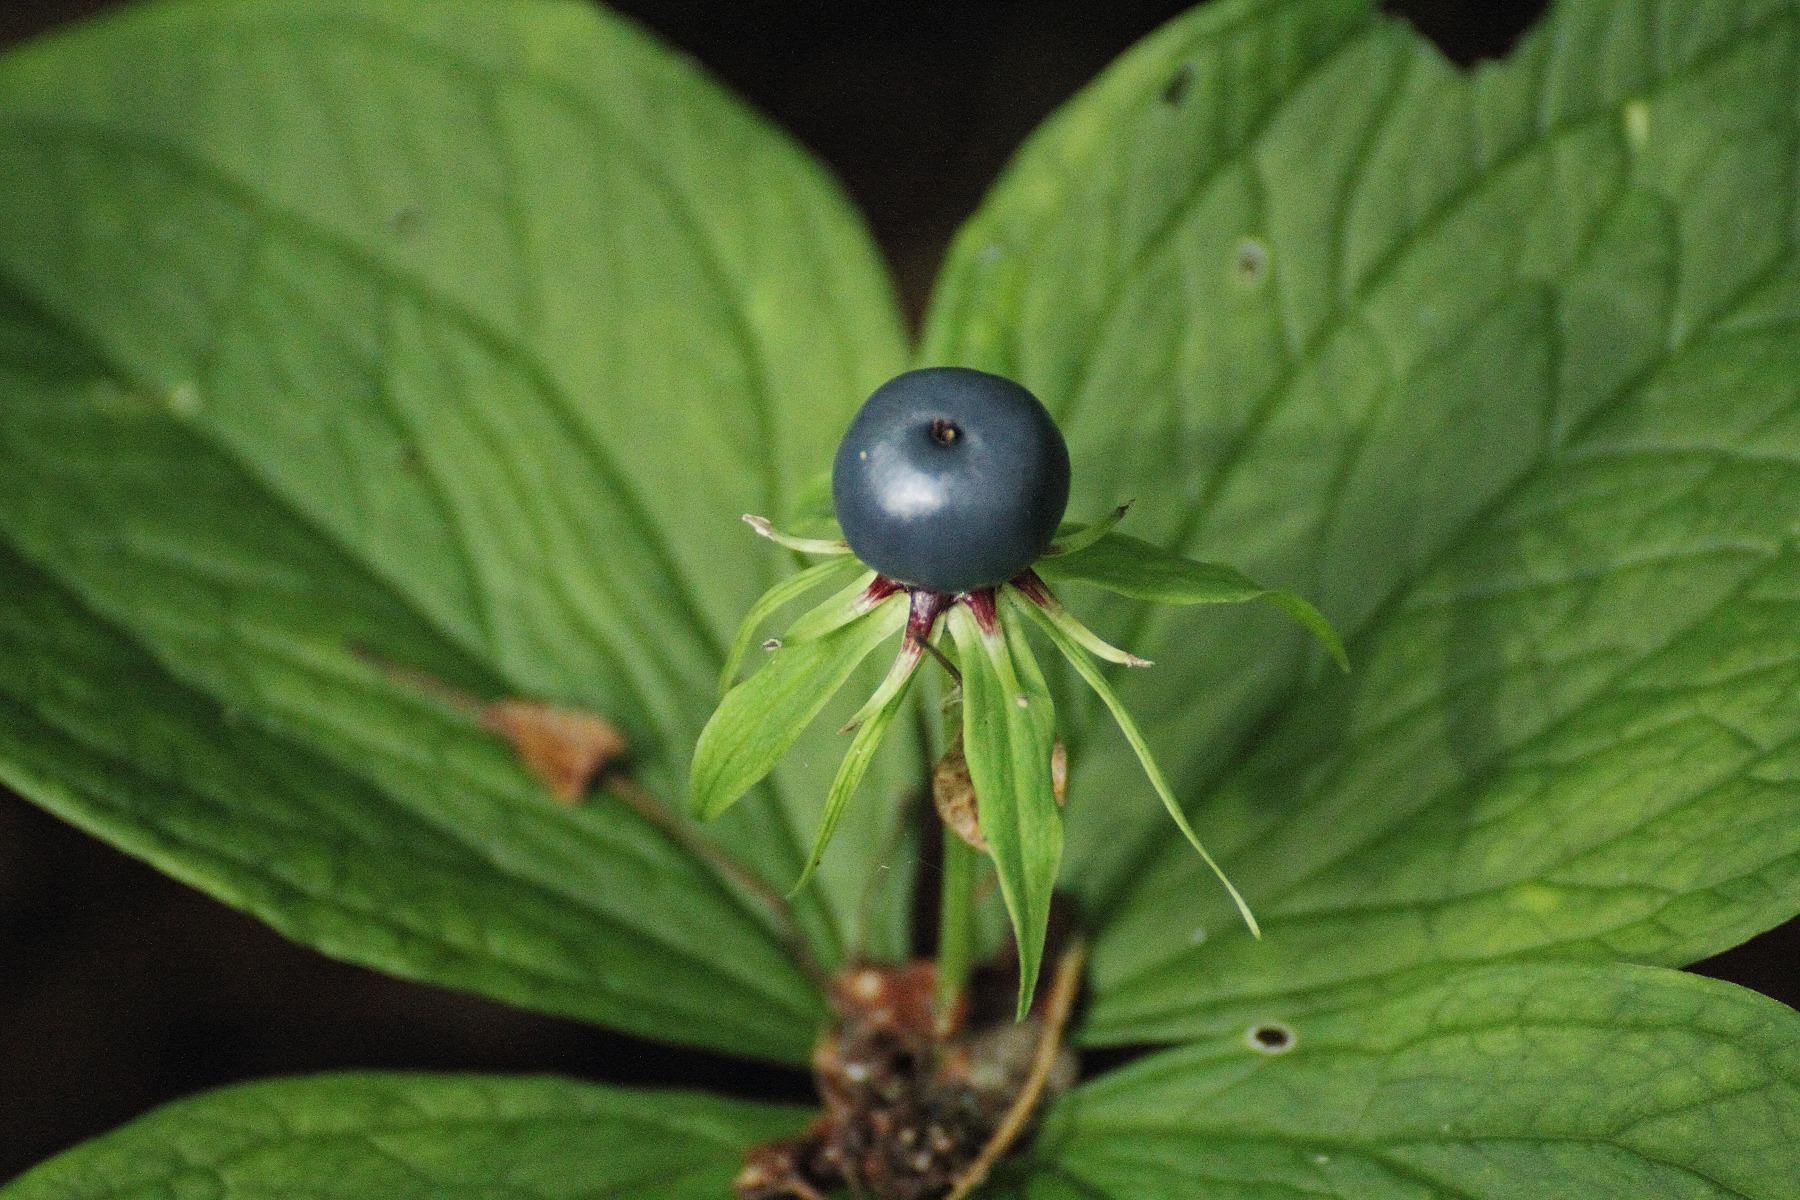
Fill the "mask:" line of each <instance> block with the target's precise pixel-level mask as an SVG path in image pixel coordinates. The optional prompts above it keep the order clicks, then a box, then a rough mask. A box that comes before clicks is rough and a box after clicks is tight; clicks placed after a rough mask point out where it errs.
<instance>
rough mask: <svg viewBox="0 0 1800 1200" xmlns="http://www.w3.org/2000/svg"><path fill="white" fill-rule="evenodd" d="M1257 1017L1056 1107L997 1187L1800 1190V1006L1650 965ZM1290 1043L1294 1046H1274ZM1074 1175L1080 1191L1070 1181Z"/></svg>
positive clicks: (1413, 1195)
mask: <svg viewBox="0 0 1800 1200" xmlns="http://www.w3.org/2000/svg"><path fill="white" fill-rule="evenodd" d="M1287 1016H1288V1014H1287V1013H1286V1012H1285V1011H1284V1009H1283V1007H1282V1006H1281V1004H1279V1003H1275V1004H1272V1005H1271V1006H1270V1007H1268V1008H1267V1009H1265V1010H1264V1011H1263V1012H1262V1013H1261V1014H1260V1015H1259V1017H1258V1018H1257V1022H1258V1024H1257V1025H1254V1026H1252V1025H1246V1026H1243V1027H1240V1028H1236V1029H1231V1030H1221V1031H1219V1032H1217V1033H1214V1034H1210V1035H1208V1036H1207V1037H1206V1038H1204V1039H1202V1040H1201V1041H1199V1042H1197V1043H1196V1044H1194V1045H1192V1046H1189V1047H1185V1048H1183V1049H1180V1050H1173V1051H1167V1052H1164V1053H1161V1054H1156V1055H1152V1056H1151V1057H1149V1058H1146V1059H1144V1060H1142V1061H1140V1062H1137V1063H1134V1064H1132V1065H1131V1066H1129V1067H1127V1068H1125V1069H1123V1070H1120V1071H1117V1072H1114V1073H1111V1074H1108V1075H1106V1076H1104V1077H1102V1078H1100V1079H1097V1080H1095V1081H1094V1082H1092V1083H1089V1084H1087V1085H1085V1086H1083V1087H1082V1088H1080V1089H1078V1090H1077V1091H1075V1092H1074V1093H1072V1094H1071V1095H1069V1096H1067V1097H1065V1098H1064V1099H1063V1100H1062V1101H1061V1102H1059V1104H1058V1106H1057V1108H1056V1109H1055V1111H1054V1112H1053V1113H1052V1114H1051V1116H1050V1118H1049V1120H1048V1121H1047V1123H1046V1126H1045V1128H1044V1130H1043V1132H1042V1134H1041V1135H1040V1136H1039V1138H1038V1141H1037V1150H1036V1156H1037V1159H1038V1161H1037V1162H1036V1163H1034V1164H1033V1165H1032V1167H1031V1168H1030V1169H1029V1174H1028V1175H1027V1176H1026V1178H1025V1179H1024V1180H1022V1181H1018V1182H1016V1183H1015V1186H1014V1187H1013V1188H1012V1189H1008V1188H1004V1187H1003V1188H999V1189H996V1190H997V1191H998V1192H1000V1193H1001V1194H1005V1193H1006V1192H1008V1191H1011V1192H1012V1193H1013V1194H1017V1195H1024V1196H1031V1197H1038V1198H1041V1197H1052V1196H1056V1197H1060V1196H1065V1195H1075V1196H1080V1197H1084V1198H1085V1200H1165V1198H1167V1200H1187V1198H1190V1197H1193V1196H1216V1197H1221V1198H1224V1197H1230V1198H1232V1200H1300V1198H1302V1197H1312V1198H1316V1200H1326V1198H1338V1200H1439V1198H1442V1200H1575V1198H1577V1197H1579V1198H1580V1200H1601V1198H1603V1197H1604V1198H1612V1197H1616V1198H1617V1200H1646V1198H1649V1197H1656V1198H1657V1200H1788V1198H1789V1197H1791V1196H1792V1195H1793V1190H1794V1181H1795V1180H1796V1179H1800V1016H1796V1014H1795V1013H1794V1012H1793V1011H1792V1010H1790V1009H1787V1008H1784V1007H1782V1006H1781V1005H1779V1004H1776V1003H1774V1002H1773V1001H1770V1000H1767V999H1765V998H1763V997H1761V996H1758V995H1756V994H1755V993H1753V992H1749V991H1746V990H1744V989H1742V988H1737V987H1733V986H1731V985H1729V984H1722V983H1717V982H1714V981H1712V980H1708V979H1699V978H1696V977H1693V976H1689V975H1682V974H1678V973H1676V972H1672V971H1665V970H1660V969H1655V968H1642V967H1620V966H1586V965H1554V966H1552V965H1532V966H1505V967H1486V968H1478V969H1475V970H1471V971H1464V972H1456V973H1452V974H1450V975H1448V976H1447V977H1444V978H1441V979H1437V980H1433V981H1428V982H1422V983H1419V984H1417V985H1414V986H1411V987H1407V988H1403V989H1397V990H1395V991H1394V992H1393V993H1392V994H1390V995H1387V996H1384V997H1383V998H1382V999H1380V1000H1379V1001H1378V1002H1375V1003H1373V1004H1369V1005H1367V1006H1353V1007H1348V1008H1340V1009H1338V1010H1335V1011H1332V1012H1329V1013H1324V1012H1320V1013H1314V1014H1311V1015H1308V1016H1307V1017H1305V1018H1296V1019H1293V1020H1287V1021H1285V1023H1283V1022H1284V1019H1285V1018H1286V1017H1287ZM1253 1028H1262V1029H1277V1030H1279V1031H1280V1032H1279V1033H1273V1034H1266V1035H1265V1036H1272V1037H1280V1036H1282V1034H1286V1035H1288V1036H1291V1038H1292V1041H1291V1043H1289V1044H1288V1048H1287V1049H1286V1050H1285V1051H1283V1052H1279V1053H1271V1052H1269V1050H1268V1048H1266V1047H1260V1046H1259V1044H1258V1043H1257V1042H1256V1041H1255V1038H1254V1035H1253V1033H1252V1029H1253ZM1071 1189H1072V1190H1071Z"/></svg>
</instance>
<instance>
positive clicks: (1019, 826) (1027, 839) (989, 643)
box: [947, 604, 1063, 1016]
mask: <svg viewBox="0 0 1800 1200" xmlns="http://www.w3.org/2000/svg"><path fill="white" fill-rule="evenodd" d="M947 621H948V624H949V628H950V635H951V637H952V638H953V639H954V640H955V643H956V656H957V660H958V661H959V662H960V664H961V666H962V688H963V703H962V718H963V754H964V756H965V757H967V759H968V761H969V778H970V780H971V782H973V783H974V785H975V812H976V819H977V820H978V821H979V822H980V824H981V833H982V836H983V837H984V838H986V839H987V844H988V853H989V854H990V855H992V857H993V860H994V873H995V874H996V875H997V876H998V877H999V881H1000V895H1001V898H1002V899H1003V900H1004V901H1005V902H1006V913H1007V916H1008V917H1009V918H1010V919H1011V921H1012V929H1013V937H1014V939H1015V940H1016V941H1017V942H1018V946H1019V1015H1020V1016H1023V1015H1024V1013H1025V1010H1026V1009H1027V1008H1028V1007H1029V1005H1030V1004H1031V998H1032V995H1033V994H1034V992H1035V991H1036V988H1037V977H1038V970H1039V968H1040V967H1041V966H1042V965H1043V955H1044V938H1045V935H1046V932H1047V930H1048V929H1049V923H1050V894H1051V891H1052V889H1053V888H1054V887H1055V884H1056V870H1057V866H1058V864H1059V863H1060V861H1061V859H1062V836H1063V835H1062V813H1061V812H1059V811H1058V810H1057V807H1056V796H1055V793H1054V791H1053V790H1052V788H1051V783H1050V755H1051V751H1052V749H1053V748H1054V746H1055V742H1056V711H1055V708H1054V706H1053V705H1052V703H1051V700H1050V692H1049V689H1048V688H1047V687H1046V686H1045V684H1044V679H1043V676H1042V674H1041V673H1040V672H1039V670H1038V666H1037V660H1036V659H1035V658H1034V657H1033V655H1032V653H1031V648H1030V647H1029V646H1027V645H1026V644H1025V642H1024V640H1023V635H1022V631H1020V630H1018V629H1017V626H1016V623H1014V622H1006V621H1003V622H1001V625H1000V628H999V629H997V630H995V631H993V632H991V633H988V632H983V631H982V629H981V627H980V625H979V624H978V623H977V621H976V619H975V616H974V614H973V612H971V611H970V608H969V606H968V605H966V604H958V605H955V606H953V607H952V608H951V609H950V613H949V616H948V618H947Z"/></svg>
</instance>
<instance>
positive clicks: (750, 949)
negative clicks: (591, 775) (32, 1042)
mask: <svg viewBox="0 0 1800 1200" xmlns="http://www.w3.org/2000/svg"><path fill="white" fill-rule="evenodd" d="M307 678H308V680H309V682H310V681H311V680H312V679H315V678H318V677H317V676H308V677H307ZM322 694H323V695H324V696H326V697H330V698H333V699H337V700H339V701H341V702H342V709H341V710H340V711H337V712H336V716H335V720H336V721H338V722H341V723H342V724H341V726H334V728H342V729H344V730H346V731H351V730H353V729H354V727H355V725H356V723H357V721H358V719H359V716H361V715H363V714H365V713H368V712H369V711H370V709H369V704H370V702H369V701H368V700H366V699H362V697H364V696H366V695H369V694H376V695H380V694H381V691H380V688H379V686H378V682H377V680H375V679H371V678H369V673H368V671H367V669H366V668H365V669H363V670H362V671H361V672H354V671H352V672H349V673H347V674H345V675H343V676H342V677H339V678H336V679H329V678H328V686H326V687H325V688H324V690H323V693H322ZM383 701H384V707H382V708H379V709H376V710H374V711H375V712H378V713H379V714H380V716H381V718H382V719H383V720H384V721H385V722H387V728H389V729H392V730H393V731H394V733H395V735H396V736H403V738H404V742H405V744H406V746H407V747H408V752H409V753H410V754H411V755H414V756H416V760H417V762H418V763H419V768H418V769H419V771H420V772H421V773H422V774H423V773H426V772H428V773H429V775H430V777H431V779H432V781H433V787H432V789H431V790H429V791H425V790H422V789H421V790H401V789H395V790H394V791H393V792H392V793H384V792H383V791H382V790H381V788H380V785H379V783H378V782H377V781H378V780H380V779H382V778H383V772H384V771H387V770H397V769H398V768H397V767H393V766H391V765H390V764H388V763H386V762H384V761H383V760H382V759H380V758H379V757H377V756H378V755H380V754H382V753H384V752H386V747H385V745H384V744H383V743H382V742H380V741H374V742H372V743H370V744H371V751H370V753H371V759H372V761H373V762H374V764H375V765H376V767H378V768H380V769H379V770H371V771H370V772H368V773H366V774H364V773H358V772H356V771H353V770H352V769H351V768H350V767H349V766H347V765H345V764H344V763H343V762H341V761H338V760H336V759H334V758H333V757H332V756H331V755H328V754H325V753H323V752H320V751H318V750H314V749H310V748H308V747H307V746H306V744H305V741H304V739H301V738H298V737H283V736H280V735H278V734H276V733H271V732H269V731H268V730H265V729H263V728H261V727H260V726H259V725H257V724H256V723H255V722H253V721H250V720H248V719H246V717H245V716H244V715H243V714H242V713H240V712H237V711H233V710H231V709H228V708H225V707H223V706H222V705H221V704H220V703H219V702H218V701H217V700H215V699H213V698H212V697H210V696H208V695H207V694H205V693H204V692H203V691H201V690H199V689H197V688H194V687H192V686H191V685H189V684H187V683H184V682H183V681H181V680H179V679H177V678H175V677H174V676H173V675H171V674H170V673H169V672H168V671H167V670H166V669H165V668H164V667H163V666H162V665H161V664H159V663H157V662H155V661H154V660H152V659H151V658H150V657H149V656H148V655H147V654H146V653H145V652H144V651H143V650H142V649H141V648H140V647H139V646H138V645H137V644H135V642H134V641H133V640H132V639H131V638H129V637H128V636H126V635H124V634H123V633H121V632H120V631H119V630H117V629H116V628H114V627H113V626H112V625H111V624H110V623H109V622H107V621H105V620H104V619H102V618H100V617H98V616H96V615H95V614H94V613H93V612H92V611H90V610H88V609H86V608H84V607H83V606H82V605H81V604H80V603H79V602H77V601H76V600H75V599H74V598H73V597H71V596H69V595H68V594H67V593H66V592H65V591H64V590H63V589H62V588H60V587H59V586H58V585H57V584H56V583H54V582H53V581H51V580H49V579H47V578H45V577H44V576H43V575H42V574H41V573H40V572H39V571H38V570H37V569H36V568H34V567H32V566H30V565H28V564H26V563H23V562H20V561H19V560H18V559H17V558H15V557H13V556H12V554H11V553H10V552H9V551H7V550H5V549H4V548H0V743H3V744H4V745H6V746H7V747H8V750H7V753H6V754H5V756H4V757H3V758H0V784H4V785H5V786H7V787H10V788H13V789H15V790H17V791H18V792H20V793H21V794H23V795H28V796H32V797H34V798H36V799H37V800H38V802H39V803H41V804H43V805H44V807H46V808H47V809H49V810H50V811H51V812H53V813H56V814H57V815H59V816H61V817H63V818H65V819H67V820H68V821H70V822H71V823H73V824H75V825H78V826H80V827H81V828H83V829H85V830H87V831H89V832H91V833H94V834H96V835H98V836H100V837H104V838H106V839H107V840H109V841H111V842H113V843H114V844H116V845H118V846H119V847H120V848H121V849H124V850H126V851H128V852H130V853H132V854H135V855H137V856H139V857H141V858H143V859H145V860H146V861H148V862H150V863H151V864H152V865H154V866H156V867H158V868H160V869H162V870H164V871H167V872H168V873H169V874H171V875H173V876H175V877H176V878H177V879H181V880H183V881H185V882H187V883H191V884H193V885H194V886H196V887H199V888H201V889H203V890H205V891H207V892H209V893H211V894H212V895H214V896H216V897H218V898H219V899H221V900H224V901H225V902H227V903H229V904H232V905H234V906H236V907H239V908H243V909H246V910H248V911H250V912H253V913H256V914H258V915H260V916H262V917H263V918H264V919H265V920H267V921H268V922H269V923H270V924H271V925H273V926H274V927H275V928H277V929H279V930H280V931H281V932H283V933H285V934H287V935H288V936H289V937H292V938H295V939H297V940H299V941H303V942H306V943H308V944H310V945H313V946H316V947H318V948H319V949H321V950H323V951H325V952H326V953H328V954H333V955H338V956H340V957H343V958H347V959H350V960H351V961H354V962H359V963H364V964H367V965H369V966H373V967H378V968H380V969H382V970H384V971H388V972H391V973H394V974H397V975H402V976H405V977H408V978H414V979H426V980H431V981H434V982H438V983H445V984H451V985H454V986H457V987H463V988H468V989H470V990H473V991H478V992H483V993H486V994H488V995H491V996H497V997H499V998H501V999H504V1000H511V1001H514V1002H516V1003H519V1004H527V1005H531V1006H534V1007H538V1008H544V1009H548V1010H550V1011H553V1012H559V1013H566V1014H568V1015H571V1016H582V1017H592V1016H599V1017H602V1018H604V1019H607V1020H612V1021H616V1022H618V1023H619V1024H620V1025H622V1026H623V1027H625V1028H628V1029H632V1030H635V1031H638V1032H641V1033H643V1034H645V1035H647V1036H661V1035H667V1034H669V1033H671V1032H674V1031H686V1032H687V1033H688V1034H689V1035H690V1036H693V1037H695V1038H696V1039H697V1040H702V1041H704V1042H706V1043H707V1044H710V1045H716V1046H719V1047H722V1048H755V1049H757V1050H759V1051H761V1052H763V1053H767V1054H774V1055H779V1056H781V1057H786V1058H793V1059H796V1060H798V1059H801V1058H803V1057H804V1056H805V1054H806V1053H807V1051H808V1049H809V1044H810V1042H811V1036H812V1031H813V1028H814V1027H815V1025H816V1023H817V1022H819V1021H821V1020H822V1019H823V1013H822V1010H821V1005H820V1003H819V1001H818V999H817V998H816V997H815V996H814V995H813V993H812V989H811V988H810V987H809V985H808V981H807V979H806V977H805V976H804V975H802V974H801V972H800V970H799V969H798V968H797V967H796V966H795V964H794V963H793V962H792V961H791V960H790V959H789V958H788V956H787V955H786V954H785V953H784V952H783V950H782V949H781V946H780V944H779V942H778V940H777V938H776V936H775V931H774V930H771V929H770V928H769V927H768V926H767V924H766V917H765V914H764V913H763V911H762V910H761V909H759V908H757V907H756V906H755V904H754V903H753V902H752V901H750V900H749V899H747V898H744V897H740V896H738V895H735V894H734V893H733V892H731V891H730V890H728V889H727V888H726V886H725V885H724V883H723V882H722V881H721V880H719V879H718V878H716V877H715V876H713V875H711V874H710V873H709V872H708V871H707V870H705V869H704V868H703V867H702V866H701V865H700V864H699V863H697V862H695V861H694V860H693V859H691V858H690V857H688V856H687V855H686V854H685V853H683V851H682V849H681V847H679V846H677V845H675V844H674V843H672V842H671V841H670V839H669V838H668V837H667V836H666V835H665V834H664V833H663V832H661V831H660V830H658V829H657V828H655V827H654V826H652V825H650V824H648V823H646V822H645V821H643V820H642V819H640V818H639V817H638V816H637V815H636V814H635V813H633V812H632V810H630V809H629V808H627V807H625V806H624V805H622V804H620V803H618V802H617V801H614V800H611V799H610V798H599V799H597V800H595V801H594V802H593V803H592V804H591V805H588V806H585V807H583V808H581V809H578V810H575V811H568V810H565V809H562V808H560V807H558V806H555V805H553V804H551V803H549V802H547V801H545V800H544V799H543V797H542V796H541V795H540V794H539V791H538V787H537V785H536V784H535V783H533V782H532V781H531V780H530V779H529V778H527V777H526V776H524V775H523V773H521V772H520V771H519V770H518V768H517V766H516V765H515V764H514V762H513V760H512V757H511V755H510V753H509V752H508V751H506V750H505V749H504V748H503V746H502V745H501V744H500V743H498V742H496V741H493V740H491V739H486V738H481V737H478V736H476V734H475V733H474V731H473V730H472V729H471V728H470V726H469V723H468V722H467V721H466V720H464V719H461V718H458V717H456V716H455V715H454V714H446V713H445V712H444V711H443V710H442V709H440V708H438V707H437V706H435V705H433V704H431V703H429V702H427V701H425V700H422V699H421V698H418V697H416V696H408V695H405V694H400V693H395V692H392V691H391V690H390V692H389V693H388V694H387V695H385V696H384V697H383ZM345 736H346V737H348V736H350V733H349V732H346V734H345ZM251 798H253V799H254V801H255V803H248V802H247V800H248V799H251ZM489 831H501V832H499V833H492V832H489ZM502 833H503V834H504V836H501V834H502ZM490 839H491V840H490ZM402 863H404V864H405V869H404V870H399V869H396V868H397V864H402ZM621 893H623V894H621Z"/></svg>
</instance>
